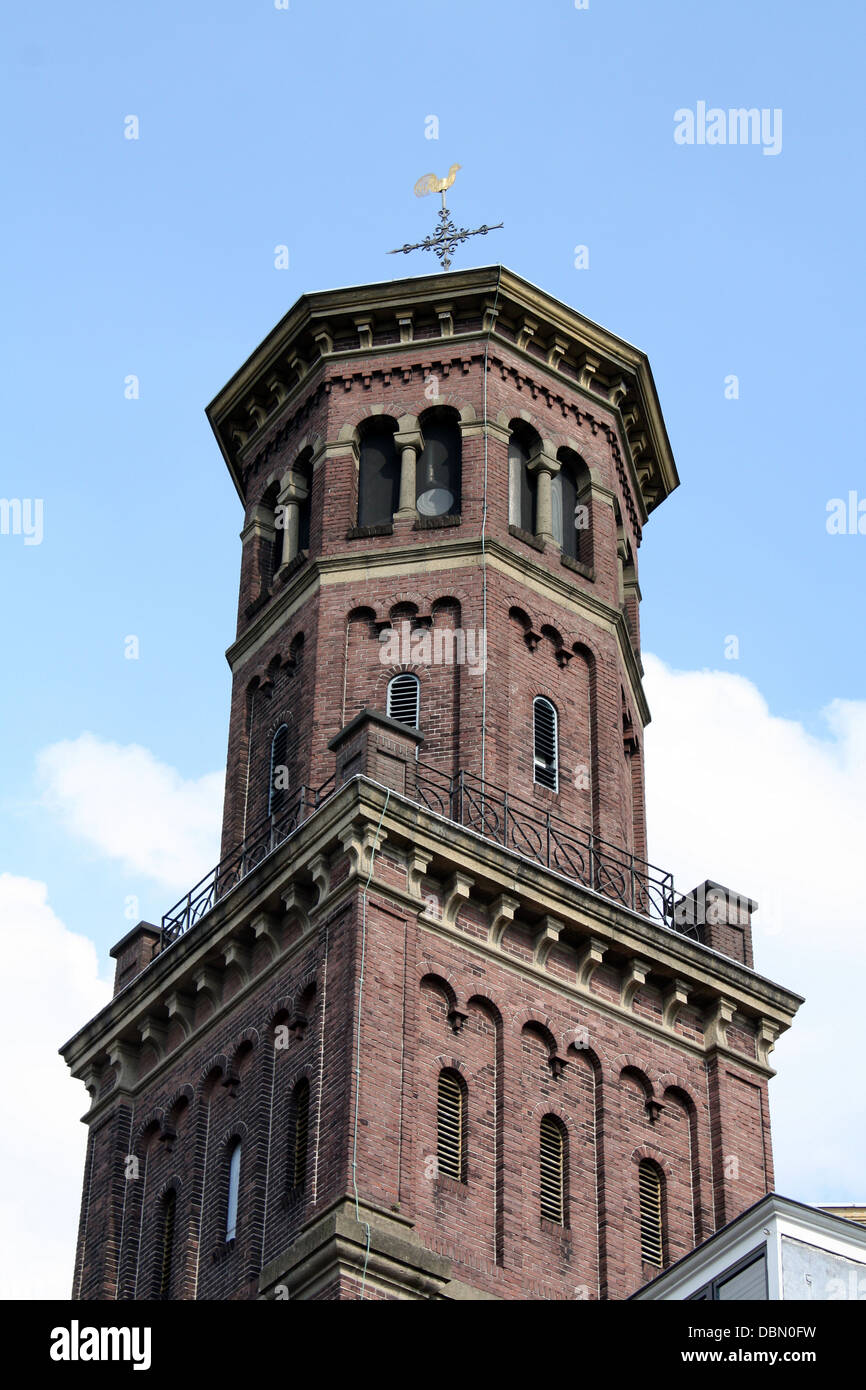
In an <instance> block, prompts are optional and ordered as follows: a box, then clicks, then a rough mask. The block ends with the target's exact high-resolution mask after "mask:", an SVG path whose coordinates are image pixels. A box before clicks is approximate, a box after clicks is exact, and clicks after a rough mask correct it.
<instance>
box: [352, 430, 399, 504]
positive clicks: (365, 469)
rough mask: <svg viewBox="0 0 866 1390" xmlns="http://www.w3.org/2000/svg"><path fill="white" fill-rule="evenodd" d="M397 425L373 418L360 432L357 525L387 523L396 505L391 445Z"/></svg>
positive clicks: (395, 458) (396, 466)
mask: <svg viewBox="0 0 866 1390" xmlns="http://www.w3.org/2000/svg"><path fill="white" fill-rule="evenodd" d="M396 429H397V425H396V422H395V421H394V420H390V419H388V418H387V417H385V416H374V417H373V418H372V419H371V420H369V421H367V422H366V423H365V425H364V427H363V429H362V432H361V456H360V461H359V464H358V525H359V526H381V525H383V524H384V523H387V522H390V521H391V520H392V518H393V516H394V513H395V512H396V510H397V507H398V505H399V497H400V459H399V456H398V453H397V445H396V443H395V441H394V435H395V433H396Z"/></svg>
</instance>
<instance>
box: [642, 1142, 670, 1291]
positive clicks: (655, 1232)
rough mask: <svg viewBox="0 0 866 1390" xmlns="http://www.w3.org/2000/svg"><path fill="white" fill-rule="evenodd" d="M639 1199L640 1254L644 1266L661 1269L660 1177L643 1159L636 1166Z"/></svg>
mask: <svg viewBox="0 0 866 1390" xmlns="http://www.w3.org/2000/svg"><path fill="white" fill-rule="evenodd" d="M638 1192H639V1197H640V1253H641V1259H642V1260H643V1261H644V1263H645V1264H649V1265H657V1266H658V1268H659V1269H661V1267H662V1262H663V1255H664V1232H663V1225H662V1175H661V1173H660V1172H659V1170H658V1168H657V1167H656V1165H655V1164H654V1163H651V1162H650V1161H649V1159H646V1158H645V1159H644V1160H643V1162H642V1163H641V1164H640V1165H639V1166H638Z"/></svg>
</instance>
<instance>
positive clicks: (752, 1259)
mask: <svg viewBox="0 0 866 1390" xmlns="http://www.w3.org/2000/svg"><path fill="white" fill-rule="evenodd" d="M768 1297H769V1293H768V1291H767V1250H766V1246H761V1248H760V1250H752V1251H751V1252H750V1253H749V1254H748V1255H745V1256H744V1257H743V1259H742V1260H738V1261H737V1263H736V1264H735V1265H731V1266H730V1267H729V1268H728V1269H725V1270H723V1271H722V1273H721V1274H717V1275H716V1276H715V1278H714V1279H711V1280H710V1282H709V1283H708V1284H704V1286H703V1288H701V1289H698V1291H697V1293H693V1294H690V1295H689V1298H688V1302H690V1303H699V1302H705V1303H706V1302H713V1303H728V1302H735V1301H737V1302H753V1301H761V1300H762V1299H766V1298H768Z"/></svg>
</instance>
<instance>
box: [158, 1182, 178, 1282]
mask: <svg viewBox="0 0 866 1390" xmlns="http://www.w3.org/2000/svg"><path fill="white" fill-rule="evenodd" d="M176 1220H177V1194H176V1192H175V1190H174V1188H173V1187H172V1188H170V1189H169V1191H168V1192H166V1194H165V1196H164V1197H163V1199H162V1251H161V1258H160V1264H159V1283H158V1288H157V1298H166V1299H168V1298H171V1276H172V1264H173V1260H174V1240H175V1225H176Z"/></svg>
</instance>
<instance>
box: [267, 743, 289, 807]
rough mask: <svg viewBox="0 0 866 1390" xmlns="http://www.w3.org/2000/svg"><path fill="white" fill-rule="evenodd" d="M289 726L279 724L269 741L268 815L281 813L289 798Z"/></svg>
mask: <svg viewBox="0 0 866 1390" xmlns="http://www.w3.org/2000/svg"><path fill="white" fill-rule="evenodd" d="M288 757H289V726H288V724H281V725H280V727H279V728H278V729H277V732H276V733H275V734H274V736H273V738H272V739H271V767H270V776H269V780H268V815H269V816H276V815H278V814H279V812H280V811H282V809H283V807H284V806H285V804H286V802H287V801H288V797H289V791H288V786H289V769H288V765H287V764H288Z"/></svg>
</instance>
